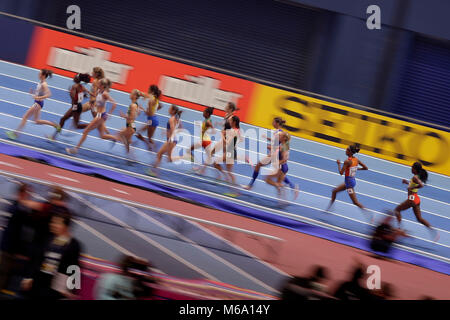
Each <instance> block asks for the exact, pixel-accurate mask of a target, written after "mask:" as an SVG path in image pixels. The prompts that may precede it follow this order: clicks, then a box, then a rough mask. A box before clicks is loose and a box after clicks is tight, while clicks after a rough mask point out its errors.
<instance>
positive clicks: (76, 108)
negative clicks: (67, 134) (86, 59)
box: [52, 73, 91, 140]
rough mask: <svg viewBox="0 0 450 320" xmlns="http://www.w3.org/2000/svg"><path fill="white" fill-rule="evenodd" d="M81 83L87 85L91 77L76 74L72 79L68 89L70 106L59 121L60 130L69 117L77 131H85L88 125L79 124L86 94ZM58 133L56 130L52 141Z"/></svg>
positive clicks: (85, 74) (84, 74)
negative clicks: (71, 118)
mask: <svg viewBox="0 0 450 320" xmlns="http://www.w3.org/2000/svg"><path fill="white" fill-rule="evenodd" d="M81 81H83V82H85V83H89V82H90V81H91V76H90V75H89V74H87V73H78V74H77V75H75V77H74V78H73V82H75V83H74V84H73V85H72V87H71V88H70V92H69V93H70V98H71V100H72V106H71V107H70V108H69V110H67V112H66V113H65V114H64V116H63V117H62V118H61V119H60V120H59V126H60V127H61V129H62V128H63V127H64V123H65V122H66V120H67V119H69V118H70V117H73V123H74V125H75V127H76V128H77V129H85V128H86V127H87V126H88V124H87V123H82V124H81V123H80V116H81V112H82V111H83V106H82V104H81V103H82V102H83V98H84V96H85V94H86V93H87V92H88V91H87V89H86V88H85V87H84V86H83V85H82V84H81ZM59 132H60V131H58V130H56V131H55V133H54V134H53V136H52V139H53V140H54V139H55V138H56V135H57V134H58V133H59Z"/></svg>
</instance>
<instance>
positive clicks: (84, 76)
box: [78, 73, 91, 83]
mask: <svg viewBox="0 0 450 320" xmlns="http://www.w3.org/2000/svg"><path fill="white" fill-rule="evenodd" d="M78 78H79V79H80V81H83V82H85V83H89V82H91V76H90V75H89V73H79V74H78Z"/></svg>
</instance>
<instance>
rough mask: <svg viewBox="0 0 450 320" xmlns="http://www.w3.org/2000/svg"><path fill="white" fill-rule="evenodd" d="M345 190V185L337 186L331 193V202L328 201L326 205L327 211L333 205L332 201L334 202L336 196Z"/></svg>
mask: <svg viewBox="0 0 450 320" xmlns="http://www.w3.org/2000/svg"><path fill="white" fill-rule="evenodd" d="M345 189H346V187H345V183H343V184H340V185H338V186H337V187H336V188H334V189H333V191H332V192H331V200H330V204H329V205H328V209H327V211H328V210H330V208H331V206H332V205H333V203H334V201H336V195H337V194H338V193H339V192H341V191H344V190H345Z"/></svg>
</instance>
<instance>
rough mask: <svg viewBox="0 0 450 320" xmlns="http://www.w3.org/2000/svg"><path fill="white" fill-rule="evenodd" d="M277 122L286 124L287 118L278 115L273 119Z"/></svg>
mask: <svg viewBox="0 0 450 320" xmlns="http://www.w3.org/2000/svg"><path fill="white" fill-rule="evenodd" d="M273 121H275V122H276V123H278V124H279V125H280V126H282V125H284V124H285V123H286V120H283V119H282V118H281V117H276V118H274V119H273Z"/></svg>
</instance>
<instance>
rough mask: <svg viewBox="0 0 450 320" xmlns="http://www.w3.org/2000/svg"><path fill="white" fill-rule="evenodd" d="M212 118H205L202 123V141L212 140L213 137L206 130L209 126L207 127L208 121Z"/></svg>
mask: <svg viewBox="0 0 450 320" xmlns="http://www.w3.org/2000/svg"><path fill="white" fill-rule="evenodd" d="M209 119H210V118H208V119H205V120H203V123H202V141H211V138H210V137H209V135H208V134H207V133H206V130H208V127H206V123H207V122H208V121H209Z"/></svg>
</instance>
